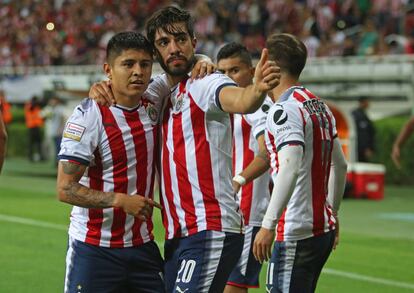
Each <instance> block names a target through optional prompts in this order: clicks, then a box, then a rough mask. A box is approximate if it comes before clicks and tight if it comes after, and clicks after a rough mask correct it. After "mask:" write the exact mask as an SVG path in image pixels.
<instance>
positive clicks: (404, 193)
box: [0, 158, 414, 293]
mask: <svg viewBox="0 0 414 293" xmlns="http://www.w3.org/2000/svg"><path fill="white" fill-rule="evenodd" d="M55 186H56V179H55V171H54V169H53V167H52V166H51V163H29V162H26V161H25V160H23V159H9V158H7V160H6V163H5V166H4V170H3V173H2V174H1V175H0V235H1V241H0V276H1V277H0V292H14V293H18V292H22V293H23V292H24V293H26V292H42V293H48V292H51V293H52V292H53V293H54V292H62V291H63V280H64V271H65V267H64V265H65V253H66V244H67V243H66V242H67V233H66V229H65V226H67V225H68V222H69V213H70V206H69V205H67V204H64V203H60V202H59V201H58V200H57V199H56V194H55ZM5 216H12V217H19V218H27V219H30V220H34V221H41V222H40V223H44V222H46V223H50V224H54V225H55V226H54V228H50V227H38V226H34V225H28V224H23V223H16V222H11V221H10V220H7V219H5ZM154 218H155V233H156V240H157V241H158V242H159V243H162V242H163V239H164V235H163V234H164V230H163V228H162V225H161V221H160V216H159V214H158V213H157V214H155V216H154ZM340 221H341V241H340V245H339V247H338V248H337V250H336V251H334V252H333V253H332V254H331V257H330V259H329V261H328V263H327V264H326V265H325V268H327V269H330V270H335V271H336V272H338V271H339V272H340V274H342V272H345V273H351V274H353V275H352V276H353V277H345V276H343V275H340V276H338V275H336V274H331V273H323V274H322V275H321V277H320V280H319V283H318V287H317V292H327V293H328V292H352V293H357V292H378V293H381V292H384V293H385V292H414V270H413V265H414V188H413V187H397V186H387V187H386V189H385V199H384V200H382V201H372V200H352V199H348V200H344V201H343V204H342V207H341V211H340ZM36 223H37V222H36ZM354 276H356V277H354ZM360 276H362V277H371V278H374V280H372V279H370V281H367V280H360V279H359V277H360ZM383 280H385V282H387V281H392V282H396V283H397V284H383V283H381V282H382V281H383ZM261 282H262V288H261V289H253V290H250V291H249V292H265V290H264V288H263V284H264V282H265V268H264V269H263V270H262V274H261ZM407 284H408V287H407V286H406V285H407ZM404 286H406V287H404Z"/></svg>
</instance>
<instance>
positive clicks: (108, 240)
mask: <svg viewBox="0 0 414 293" xmlns="http://www.w3.org/2000/svg"><path fill="white" fill-rule="evenodd" d="M152 63H153V47H152V46H151V44H150V43H149V42H148V40H147V39H145V37H144V36H142V35H141V34H138V33H134V32H123V33H119V34H116V35H115V36H114V37H112V39H111V40H110V41H109V43H108V46H107V60H106V63H105V64H104V71H105V73H106V75H107V76H108V78H109V79H110V80H111V81H112V90H113V94H114V97H115V99H116V102H117V105H116V106H111V107H109V108H108V107H103V106H100V105H98V104H97V103H96V102H94V101H93V100H91V99H85V100H83V101H82V103H81V104H80V105H78V106H77V107H76V108H75V110H74V112H73V114H72V116H71V117H70V118H69V120H68V122H67V123H66V126H65V130H64V133H63V139H62V149H61V151H60V153H59V159H60V161H59V167H58V179H57V191H58V196H59V199H60V200H61V201H63V202H66V203H69V204H72V205H74V207H73V209H72V213H71V222H70V227H69V244H68V251H67V256H66V276H65V292H154V293H155V292H164V282H163V275H162V272H163V260H162V258H161V255H160V252H159V249H158V247H157V245H156V244H155V243H154V241H153V239H154V237H153V234H152V229H153V223H152V220H151V216H152V208H153V206H156V207H159V208H160V206H159V204H157V203H155V202H154V201H153V200H152V197H153V182H154V172H155V163H154V155H155V154H154V149H155V144H156V142H157V140H156V137H157V123H158V114H159V113H160V106H161V103H159V102H157V101H159V99H155V100H154V99H153V97H152V96H151V95H150V94H149V93H148V92H147V93H146V94H145V95H143V93H144V92H145V90H146V89H147V87H148V84H149V82H150V78H151V72H152ZM158 82H159V81H158V80H153V81H152V83H158Z"/></svg>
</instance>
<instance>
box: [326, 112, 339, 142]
mask: <svg viewBox="0 0 414 293" xmlns="http://www.w3.org/2000/svg"><path fill="white" fill-rule="evenodd" d="M325 109H326V111H327V112H328V114H329V117H331V122H332V134H333V138H334V139H335V138H336V137H338V131H337V129H336V120H335V116H334V115H333V113H332V111H331V109H329V107H328V105H326V104H325Z"/></svg>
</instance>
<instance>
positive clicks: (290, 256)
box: [253, 34, 347, 292]
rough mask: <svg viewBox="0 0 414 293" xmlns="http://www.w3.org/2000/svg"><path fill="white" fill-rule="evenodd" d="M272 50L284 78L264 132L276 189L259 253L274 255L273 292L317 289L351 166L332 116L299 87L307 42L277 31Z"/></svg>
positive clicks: (269, 44) (274, 93) (335, 236)
mask: <svg viewBox="0 0 414 293" xmlns="http://www.w3.org/2000/svg"><path fill="white" fill-rule="evenodd" d="M266 47H267V48H268V50H269V59H270V60H273V61H276V63H277V64H278V65H279V66H280V69H281V79H280V84H279V86H277V87H276V88H275V89H274V90H273V91H272V97H273V98H274V101H275V102H276V103H275V104H274V105H273V106H272V108H271V109H270V110H269V114H268V116H267V121H266V132H265V140H266V147H267V149H268V152H269V154H270V160H271V167H272V178H273V181H274V188H273V192H272V196H271V199H270V204H269V207H268V209H267V211H266V214H265V217H264V219H263V223H262V228H261V229H260V231H259V232H258V233H257V235H256V239H255V241H254V248H253V252H254V255H255V257H256V259H257V260H259V261H260V262H262V261H264V260H268V259H269V256H270V255H271V258H270V262H269V266H268V272H267V288H266V291H267V292H314V291H315V288H316V284H317V281H318V278H319V274H320V272H321V270H322V267H323V265H324V264H325V262H326V260H327V259H328V257H329V255H330V253H331V251H332V248H335V246H336V244H337V243H338V236H339V235H338V227H339V226H338V219H337V212H338V209H339V205H340V203H341V199H342V195H343V192H344V186H345V177H346V169H347V164H346V161H345V158H344V155H343V152H342V149H341V145H340V143H339V139H338V138H337V132H336V127H335V119H334V117H333V115H332V113H331V111H330V110H329V108H328V107H327V105H326V104H325V103H324V102H323V101H322V100H320V99H319V98H318V97H316V96H315V95H314V94H313V93H311V92H310V91H309V90H307V89H306V88H304V87H301V86H297V82H298V80H299V76H300V74H301V72H302V70H303V68H304V66H305V63H306V57H307V52H306V47H305V45H304V44H303V43H302V42H301V41H300V40H298V39H297V38H296V37H294V36H292V35H289V34H274V35H271V36H270V37H269V38H268V39H267V41H266ZM276 225H277V237H276V243H275V245H274V248H273V252H272V253H271V251H272V243H273V240H274V234H275V227H276ZM335 229H336V232H335Z"/></svg>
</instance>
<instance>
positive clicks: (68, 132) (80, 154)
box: [59, 99, 102, 166]
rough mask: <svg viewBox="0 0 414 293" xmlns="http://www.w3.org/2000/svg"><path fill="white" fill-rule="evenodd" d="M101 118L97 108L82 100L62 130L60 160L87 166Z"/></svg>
mask: <svg viewBox="0 0 414 293" xmlns="http://www.w3.org/2000/svg"><path fill="white" fill-rule="evenodd" d="M101 121H102V118H101V115H100V113H99V109H98V106H97V105H96V103H95V102H94V101H93V100H91V99H84V100H83V101H82V102H81V103H80V104H79V105H78V106H76V108H75V110H74V111H73V113H72V115H71V116H70V117H69V119H68V121H67V122H66V125H65V129H64V130H63V135H62V143H61V150H60V152H59V159H60V160H64V159H67V160H73V161H76V162H79V163H81V164H83V165H86V166H88V165H89V164H90V162H91V161H92V160H93V159H94V155H93V153H94V151H95V149H96V148H97V146H98V142H99V132H100V130H101V129H102V127H101V125H102V122H101Z"/></svg>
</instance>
